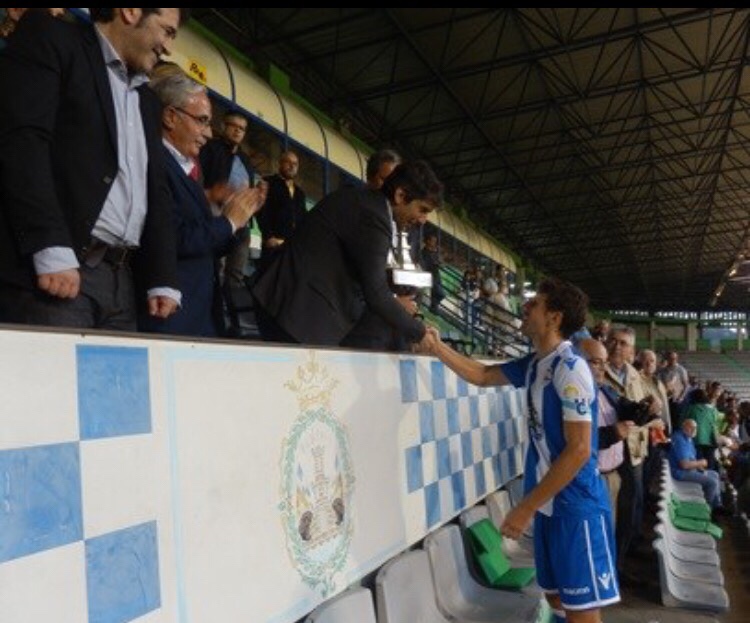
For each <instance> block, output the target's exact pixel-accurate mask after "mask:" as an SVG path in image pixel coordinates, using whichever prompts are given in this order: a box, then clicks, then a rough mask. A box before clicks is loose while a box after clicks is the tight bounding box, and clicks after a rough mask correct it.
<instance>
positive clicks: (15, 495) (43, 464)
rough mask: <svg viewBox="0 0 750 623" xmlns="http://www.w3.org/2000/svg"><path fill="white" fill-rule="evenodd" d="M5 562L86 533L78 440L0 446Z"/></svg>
mask: <svg viewBox="0 0 750 623" xmlns="http://www.w3.org/2000/svg"><path fill="white" fill-rule="evenodd" d="M0 501H1V502H2V503H1V504H0V563H2V562H6V561H8V560H13V559H14V558H20V557H22V556H28V555H29V554H35V553H37V552H41V551H44V550H48V549H52V548H54V547H60V546H61V545H67V544H68V543H74V542H76V541H80V540H81V539H82V538H83V518H82V517H83V511H82V507H81V460H80V456H79V452H78V444H77V443H64V444H55V445H49V446H33V447H30V448H23V449H18V450H3V451H0Z"/></svg>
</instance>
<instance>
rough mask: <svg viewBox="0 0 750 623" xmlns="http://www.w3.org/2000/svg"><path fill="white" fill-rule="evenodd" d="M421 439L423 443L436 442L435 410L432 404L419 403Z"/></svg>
mask: <svg viewBox="0 0 750 623" xmlns="http://www.w3.org/2000/svg"><path fill="white" fill-rule="evenodd" d="M419 438H420V439H421V440H422V443H426V442H428V441H434V440H435V410H434V409H433V408H432V403H431V402H425V401H422V402H420V403H419Z"/></svg>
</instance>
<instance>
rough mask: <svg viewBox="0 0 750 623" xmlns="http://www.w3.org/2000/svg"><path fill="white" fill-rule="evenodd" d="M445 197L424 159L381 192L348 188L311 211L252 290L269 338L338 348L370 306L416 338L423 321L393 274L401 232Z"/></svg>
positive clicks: (422, 218)
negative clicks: (394, 284)
mask: <svg viewBox="0 0 750 623" xmlns="http://www.w3.org/2000/svg"><path fill="white" fill-rule="evenodd" d="M442 200H443V186H442V184H441V183H440V182H439V181H438V179H437V178H436V177H435V174H434V173H433V171H432V169H430V167H429V166H428V165H427V164H426V163H424V162H419V161H418V162H410V163H403V164H401V165H399V166H398V167H396V169H395V170H394V172H393V173H392V174H391V175H390V176H389V177H388V178H387V179H386V180H385V183H384V184H383V187H382V189H381V190H380V191H374V190H369V189H356V188H344V189H341V190H339V191H336V192H334V193H332V194H330V195H328V196H327V197H325V198H324V199H323V200H322V201H320V202H319V203H318V204H317V205H316V206H315V207H314V208H313V209H312V210H311V211H310V213H309V214H308V215H307V218H306V219H305V221H304V223H303V224H302V226H301V227H300V228H299V229H298V230H297V231H296V232H295V235H294V237H293V238H291V239H290V240H289V242H288V243H287V244H284V245H283V250H282V251H281V255H280V257H278V258H277V259H276V260H275V261H274V262H273V263H272V264H271V265H270V266H269V268H268V269H267V270H266V271H265V272H264V273H263V275H261V277H260V279H259V280H258V282H257V284H256V285H255V288H254V290H253V294H254V295H255V298H256V301H257V304H258V307H259V308H260V310H259V315H258V324H259V327H260V329H261V334H262V335H263V337H264V338H265V339H267V340H275V341H286V342H297V343H302V344H316V345H330V346H335V345H338V344H340V343H341V342H342V340H343V339H344V338H345V337H346V335H347V334H348V333H349V332H350V331H351V330H352V328H353V327H354V326H355V324H356V323H357V321H358V320H359V318H360V317H361V316H362V314H363V312H364V309H363V306H362V298H363V297H364V303H365V305H366V307H367V309H368V310H370V311H371V312H373V313H375V314H377V315H379V316H380V317H382V318H383V319H384V320H385V321H386V322H387V323H388V324H390V325H391V326H393V327H394V328H396V329H397V330H398V331H399V332H401V333H402V334H403V335H404V336H405V337H406V338H407V339H408V340H409V341H411V342H419V341H421V340H422V339H423V337H424V335H425V327H424V325H423V324H422V323H421V322H419V321H418V320H416V319H415V318H413V317H412V316H410V315H409V314H408V313H407V312H406V311H405V309H404V308H403V306H401V305H399V303H398V302H397V301H396V299H395V298H394V296H393V293H392V292H391V290H390V288H389V285H388V279H387V275H386V268H387V266H388V259H389V253H391V252H393V249H394V247H395V246H396V244H397V240H396V232H397V231H398V230H399V229H406V228H409V227H413V226H414V225H417V224H420V223H424V221H425V220H426V219H427V215H428V214H429V213H430V212H432V211H433V210H435V209H436V208H438V207H439V206H440V205H441V204H442Z"/></svg>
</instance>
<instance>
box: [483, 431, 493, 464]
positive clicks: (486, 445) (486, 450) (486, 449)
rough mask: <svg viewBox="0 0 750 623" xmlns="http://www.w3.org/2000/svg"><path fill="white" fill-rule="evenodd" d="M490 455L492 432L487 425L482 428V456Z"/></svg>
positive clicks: (487, 456)
mask: <svg viewBox="0 0 750 623" xmlns="http://www.w3.org/2000/svg"><path fill="white" fill-rule="evenodd" d="M490 456H492V434H491V432H490V429H489V427H488V426H485V427H484V428H483V429H482V458H485V459H486V458H489V457H490Z"/></svg>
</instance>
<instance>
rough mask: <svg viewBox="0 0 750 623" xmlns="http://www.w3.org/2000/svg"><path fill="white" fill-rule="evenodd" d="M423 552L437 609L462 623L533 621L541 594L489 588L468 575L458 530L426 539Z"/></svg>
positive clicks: (535, 588)
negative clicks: (430, 570) (428, 563)
mask: <svg viewBox="0 0 750 623" xmlns="http://www.w3.org/2000/svg"><path fill="white" fill-rule="evenodd" d="M424 548H425V551H426V552H427V554H428V555H429V560H430V568H431V569H432V577H433V580H434V584H435V593H436V595H437V602H438V608H440V610H441V611H442V612H443V614H444V615H445V616H446V617H448V618H449V619H450V620H453V621H460V622H462V623H490V622H491V623H496V622H497V621H502V622H503V623H522V622H533V621H536V618H537V615H538V611H539V607H540V604H541V599H542V595H541V591H540V589H539V587H538V585H537V584H536V583H534V585H533V589H528V590H525V591H521V592H516V591H505V590H500V589H495V588H488V587H486V586H483V585H482V584H479V583H478V582H477V581H476V580H475V579H474V578H473V577H472V576H471V574H470V573H469V569H468V567H467V565H466V552H465V550H464V543H463V539H462V537H461V531H460V528H459V527H458V526H457V525H455V524H452V525H447V526H443V527H442V528H439V529H438V530H436V531H435V532H433V533H432V534H430V535H428V536H427V538H425V541H424Z"/></svg>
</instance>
